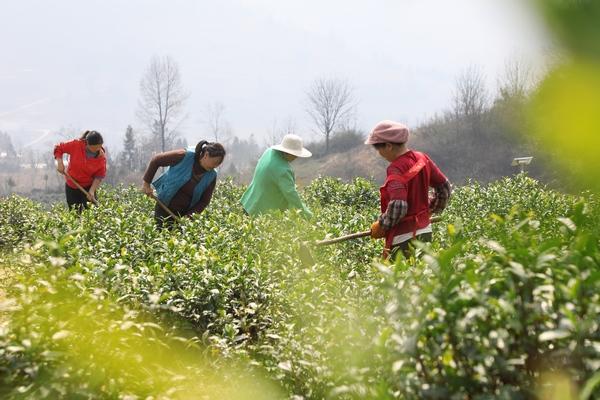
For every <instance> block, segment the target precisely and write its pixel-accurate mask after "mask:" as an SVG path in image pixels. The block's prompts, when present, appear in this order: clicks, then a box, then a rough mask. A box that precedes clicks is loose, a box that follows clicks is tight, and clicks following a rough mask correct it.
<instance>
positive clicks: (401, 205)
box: [365, 121, 451, 260]
mask: <svg viewBox="0 0 600 400" xmlns="http://www.w3.org/2000/svg"><path fill="white" fill-rule="evenodd" d="M408 134H409V132H408V128H407V127H406V126H404V125H403V124H400V123H398V122H394V121H382V122H380V123H378V124H377V125H376V126H375V128H373V130H372V131H371V133H370V134H369V137H368V138H367V140H366V141H365V144H370V145H373V147H375V149H376V150H377V152H378V153H379V155H380V156H381V157H383V158H385V159H386V160H387V161H389V162H390V165H389V166H388V168H387V176H386V180H385V183H384V184H383V186H381V188H380V189H379V191H380V194H381V215H380V216H379V218H378V219H377V221H375V222H374V223H373V225H372V226H371V237H373V238H374V239H379V238H385V250H384V257H388V256H389V257H390V258H391V259H392V260H394V259H395V258H396V257H397V255H398V253H399V252H401V253H402V254H403V255H404V256H405V257H409V256H410V254H411V246H410V243H411V241H412V240H414V239H416V240H419V241H421V242H430V241H431V236H432V235H431V234H432V229H431V221H430V216H431V214H432V213H438V212H441V211H442V210H443V209H444V208H445V207H446V204H447V203H448V199H449V198H450V194H451V186H450V182H449V181H448V178H446V176H445V175H444V174H443V173H442V171H440V169H439V168H438V167H437V165H435V163H434V162H433V161H432V160H431V158H429V156H428V155H427V154H425V153H421V152H418V151H414V150H410V149H409V148H408V147H407V146H406V142H407V141H408ZM430 187H432V188H433V189H434V193H435V194H434V197H433V198H431V199H430V198H429V188H430Z"/></svg>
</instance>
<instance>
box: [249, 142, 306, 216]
mask: <svg viewBox="0 0 600 400" xmlns="http://www.w3.org/2000/svg"><path fill="white" fill-rule="evenodd" d="M310 156H311V153H310V151H308V150H306V149H305V148H304V147H303V146H302V139H301V138H300V137H298V136H296V135H286V136H285V137H284V138H283V141H282V142H281V144H279V145H276V146H272V147H271V148H269V149H267V150H265V152H264V153H263V155H262V156H261V157H260V159H259V160H258V164H257V165H256V169H255V170H254V176H253V177H252V182H251V183H250V185H249V186H248V189H247V190H246V191H245V192H244V194H243V196H242V198H241V203H242V206H243V207H244V210H245V211H246V213H248V214H249V215H256V214H262V213H265V212H268V211H272V210H281V211H283V210H287V209H293V208H299V209H301V210H302V211H303V213H304V214H305V215H306V216H310V215H312V213H311V212H310V210H309V209H308V208H307V207H306V206H305V205H304V203H303V202H302V200H301V199H300V196H299V195H298V192H297V191H296V179H295V177H294V171H293V170H292V167H291V165H290V162H291V161H293V160H295V159H296V158H297V157H310Z"/></svg>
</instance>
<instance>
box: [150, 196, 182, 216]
mask: <svg viewBox="0 0 600 400" xmlns="http://www.w3.org/2000/svg"><path fill="white" fill-rule="evenodd" d="M149 196H150V197H152V198H153V199H154V201H156V202H157V203H158V205H159V206H160V207H161V208H162V209H163V210H165V211H166V212H167V213H169V215H170V216H171V217H173V219H175V221H179V217H178V216H177V215H175V213H174V212H173V211H171V210H170V209H169V207H167V206H166V205H165V203H163V202H162V201H160V200H159V199H158V197H156V196H155V195H154V194H150V195H149Z"/></svg>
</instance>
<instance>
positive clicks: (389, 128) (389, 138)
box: [365, 120, 408, 144]
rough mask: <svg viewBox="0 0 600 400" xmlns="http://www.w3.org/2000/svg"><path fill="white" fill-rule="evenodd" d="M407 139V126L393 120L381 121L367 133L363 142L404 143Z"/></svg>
mask: <svg viewBox="0 0 600 400" xmlns="http://www.w3.org/2000/svg"><path fill="white" fill-rule="evenodd" d="M407 141H408V128H407V127H406V126H405V125H403V124H401V123H399V122H394V121H389V120H385V121H381V122H380V123H378V124H377V125H375V128H373V130H372V131H371V133H370V134H369V137H368V138H367V140H366V141H365V144H376V143H406V142H407Z"/></svg>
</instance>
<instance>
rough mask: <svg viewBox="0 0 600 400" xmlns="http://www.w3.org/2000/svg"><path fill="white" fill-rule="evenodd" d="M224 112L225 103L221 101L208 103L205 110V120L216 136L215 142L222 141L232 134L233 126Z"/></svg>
mask: <svg viewBox="0 0 600 400" xmlns="http://www.w3.org/2000/svg"><path fill="white" fill-rule="evenodd" d="M224 113H225V105H223V103H221V102H219V101H214V102H212V103H208V104H207V105H206V108H205V110H204V116H205V121H204V122H205V123H206V125H208V130H209V131H210V133H211V135H212V136H213V137H214V138H215V142H218V141H219V140H221V141H222V140H224V139H225V138H227V137H228V136H230V135H231V126H230V125H229V123H228V122H227V121H226V120H225V118H224V117H223V115H224Z"/></svg>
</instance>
